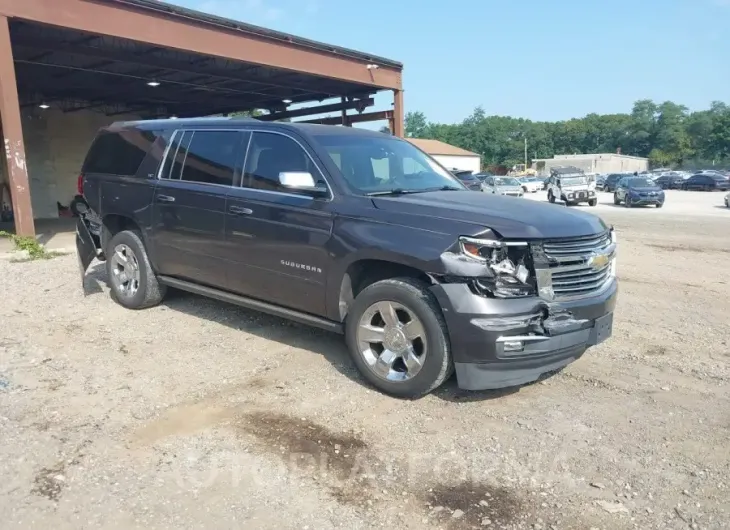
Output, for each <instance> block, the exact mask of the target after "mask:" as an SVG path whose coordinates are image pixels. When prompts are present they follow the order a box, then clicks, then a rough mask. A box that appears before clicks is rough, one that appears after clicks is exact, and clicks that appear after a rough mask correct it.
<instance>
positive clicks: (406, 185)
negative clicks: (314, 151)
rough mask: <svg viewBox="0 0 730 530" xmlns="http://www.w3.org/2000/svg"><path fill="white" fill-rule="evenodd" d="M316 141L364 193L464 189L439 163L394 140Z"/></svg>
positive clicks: (334, 137)
mask: <svg viewBox="0 0 730 530" xmlns="http://www.w3.org/2000/svg"><path fill="white" fill-rule="evenodd" d="M317 140H318V141H319V143H320V144H321V145H322V146H323V147H324V149H325V150H326V151H327V154H329V156H330V158H331V159H332V161H333V162H334V163H335V165H336V166H337V167H338V168H339V170H340V172H341V173H342V176H343V177H344V178H345V180H347V182H348V184H350V186H352V187H353V188H355V189H356V190H358V191H360V192H362V193H366V194H367V193H377V192H387V191H399V192H418V191H428V190H436V189H441V188H452V189H458V190H463V189H465V188H464V185H463V184H461V182H459V181H458V180H457V179H456V178H454V177H453V176H452V175H451V174H450V173H449V172H448V171H446V170H445V169H444V168H443V167H441V166H440V165H439V164H438V163H437V162H436V161H434V160H433V159H431V158H430V157H428V156H427V155H426V154H424V153H423V152H422V151H420V150H419V149H417V148H416V147H414V146H413V145H411V144H410V143H408V142H406V141H404V140H400V139H398V138H394V137H392V136H391V137H388V136H383V137H382V138H381V137H379V136H378V137H376V136H361V135H354V134H331V135H321V136H320V135H317ZM461 178H463V179H465V180H466V179H467V178H469V179H472V178H474V177H473V176H472V175H468V176H461Z"/></svg>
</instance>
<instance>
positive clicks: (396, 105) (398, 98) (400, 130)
mask: <svg viewBox="0 0 730 530" xmlns="http://www.w3.org/2000/svg"><path fill="white" fill-rule="evenodd" d="M390 131H391V132H392V133H393V136H398V137H399V138H403V137H404V136H405V135H406V131H405V117H404V114H403V91H402V90H393V120H392V124H391V126H390Z"/></svg>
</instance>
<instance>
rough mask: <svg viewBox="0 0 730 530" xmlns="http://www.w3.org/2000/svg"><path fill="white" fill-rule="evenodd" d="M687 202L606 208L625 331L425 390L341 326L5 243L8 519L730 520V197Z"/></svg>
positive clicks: (43, 522)
mask: <svg viewBox="0 0 730 530" xmlns="http://www.w3.org/2000/svg"><path fill="white" fill-rule="evenodd" d="M699 195H703V194H697V196H699ZM711 195H712V194H704V195H703V196H704V197H709V196H711ZM715 197H718V196H715ZM602 198H603V199H605V197H602ZM703 200H709V199H703ZM603 202H607V200H606V201H603ZM668 207H669V205H667V207H666V208H665V209H664V210H662V211H656V210H650V209H642V210H636V211H634V210H631V211H628V210H625V209H623V208H613V207H612V206H605V207H602V206H599V207H598V208H596V209H594V211H596V213H599V214H600V215H601V216H603V217H604V218H605V219H606V220H607V221H609V222H611V223H614V224H615V226H616V227H617V230H618V233H619V237H620V240H619V241H620V250H619V252H620V262H619V277H620V280H621V294H620V299H619V305H618V308H617V313H616V321H615V330H614V336H613V338H612V339H611V340H609V341H608V342H606V343H604V344H602V345H601V346H599V347H596V348H594V349H592V350H590V352H589V353H588V354H586V356H584V357H583V358H582V359H581V360H579V361H577V362H576V363H574V364H572V365H570V366H569V367H568V368H566V369H565V370H563V371H562V372H560V373H558V374H555V375H554V376H552V377H550V378H547V379H545V380H543V381H541V382H540V383H538V384H534V385H529V386H525V387H522V388H520V389H512V390H508V391H500V392H480V393H466V392H461V391H458V390H457V389H456V387H455V384H454V382H453V381H450V382H449V383H447V384H446V386H445V387H444V388H443V389H441V390H439V391H437V392H436V393H434V394H433V395H430V396H427V397H426V398H423V399H421V400H419V401H401V400H395V399H391V398H389V397H386V396H384V395H382V394H379V393H378V392H375V391H373V390H372V389H370V388H368V387H367V385H366V384H365V383H364V382H363V380H362V379H361V378H360V377H359V376H358V375H357V373H356V372H355V370H354V367H353V365H352V363H351V362H350V361H349V359H348V357H347V355H346V353H345V348H344V346H343V343H342V340H341V338H340V337H338V336H336V335H331V334H328V333H325V332H321V331H317V330H312V329H308V328H305V327H303V326H299V325H295V324H291V323H288V322H285V321H282V320H279V319H276V318H272V317H268V316H265V315H260V314H256V313H253V312H249V311H245V310H243V309H239V308H236V307H233V306H228V305H225V304H222V303H218V302H214V301H210V300H206V299H203V298H199V297H196V296H193V295H188V294H182V293H172V294H171V296H170V297H169V299H168V300H166V302H165V303H164V304H163V305H162V306H160V307H157V308H153V309H150V310H146V311H140V312H134V311H128V310H125V309H123V308H121V307H120V306H118V305H116V304H115V303H114V302H112V300H111V299H110V298H109V296H108V290H107V288H106V285H105V283H104V277H105V274H104V272H103V268H102V266H101V265H97V266H96V268H95V269H93V270H92V272H91V273H90V278H89V279H88V280H87V287H88V291H89V294H88V295H87V296H86V297H84V296H83V294H82V291H81V288H80V285H79V280H78V267H77V264H76V258H75V256H73V255H67V256H63V257H59V258H55V259H52V260H48V261H37V262H27V263H13V262H10V261H8V260H0V292H2V293H3V297H2V306H1V307H0V315H1V316H0V319H1V321H2V325H3V333H2V334H0V433H2V435H1V438H0V440H1V441H2V443H0V474H1V475H2V477H3V481H2V483H0V521H1V522H0V527H2V528H13V529H15V528H39V529H46V528H54V529H56V530H64V529H74V530H75V529H81V528H95V529H96V528H104V529H106V528H109V529H117V528H119V529H122V528H123V529H130V528H140V529H142V528H144V529H156V528H176V529H187V528H221V529H225V528H256V529H269V528H270V529H290V528H291V529H294V528H297V529H307V528H308V529H312V530H314V529H329V528H348V529H360V528H363V529H364V528H375V527H378V528H380V527H383V528H391V529H396V528H397V529H400V528H404V529H416V528H444V529H448V530H461V529H469V528H530V529H540V528H544V529H547V528H575V529H589V528H601V529H623V528H639V529H650V528H671V529H683V528H707V529H711V528H712V529H714V528H730V523H729V521H730V466H729V463H728V461H729V458H728V455H730V442H729V441H728V440H729V437H728V435H729V434H730V367H729V366H728V362H729V361H730V346H729V345H728V340H729V339H730V318H729V317H728V314H730V285H729V283H728V282H730V277H729V276H728V267H727V260H728V258H729V257H730V245H729V244H728V233H729V232H730V212H725V211H722V212H721V213H717V214H716V216H715V217H713V218H712V219H709V218H708V217H707V216H703V215H680V214H681V212H679V211H675V212H674V213H672V214H671V215H670V214H668V213H667V210H668ZM683 211H684V210H683ZM687 211H691V209H689V208H688V209H687ZM718 212H720V211H719V210H718ZM725 213H727V214H728V215H724V214H725ZM723 216H724V217H723Z"/></svg>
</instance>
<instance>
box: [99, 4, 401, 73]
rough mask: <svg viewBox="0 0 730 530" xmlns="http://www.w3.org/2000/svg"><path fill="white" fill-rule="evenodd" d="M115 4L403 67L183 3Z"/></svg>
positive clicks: (390, 60)
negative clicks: (183, 4) (196, 8)
mask: <svg viewBox="0 0 730 530" xmlns="http://www.w3.org/2000/svg"><path fill="white" fill-rule="evenodd" d="M111 1H113V2H115V3H117V4H123V5H127V6H130V7H136V8H138V9H147V10H151V11H157V12H159V13H165V14H168V15H173V16H177V17H180V18H187V19H189V20H192V21H195V22H199V23H203V24H209V25H213V26H219V27H223V28H226V29H229V30H233V31H240V32H243V33H248V34H250V35H255V36H258V37H263V38H265V39H270V40H277V41H281V42H286V43H288V44H293V45H295V46H302V47H304V48H310V49H314V50H318V51H321V52H325V53H329V54H332V55H341V56H343V57H350V58H352V59H358V60H361V61H368V62H370V63H375V64H378V65H381V66H389V67H391V68H398V69H400V70H402V69H403V64H402V63H399V62H397V61H394V60H392V59H386V58H385V57H379V56H377V55H370V54H367V53H364V52H359V51H357V50H351V49H349V48H342V47H339V46H333V45H331V44H325V43H323V42H318V41H314V40H309V39H305V38H303V37H297V36H296V35H290V34H289V33H283V32H281V31H274V30H271V29H267V28H262V27H261V26H254V25H253V24H246V23H245V22H240V21H238V20H233V19H230V18H224V17H219V16H216V15H210V14H208V13H203V12H201V11H196V10H194V9H187V8H184V7H180V6H176V5H172V4H169V3H167V2H162V1H160V0H111Z"/></svg>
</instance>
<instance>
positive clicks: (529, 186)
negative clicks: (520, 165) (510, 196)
mask: <svg viewBox="0 0 730 530" xmlns="http://www.w3.org/2000/svg"><path fill="white" fill-rule="evenodd" d="M517 180H519V181H520V184H522V191H524V192H525V193H537V192H538V191H540V190H541V189H542V181H541V180H540V179H539V178H537V177H520V178H519V179H517Z"/></svg>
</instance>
